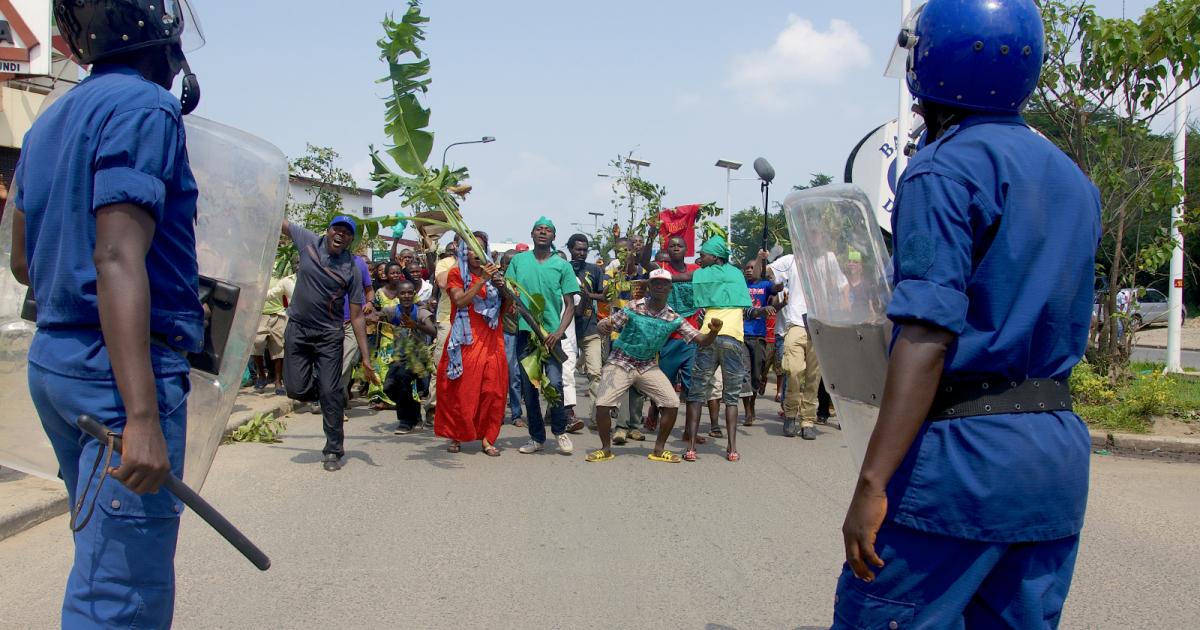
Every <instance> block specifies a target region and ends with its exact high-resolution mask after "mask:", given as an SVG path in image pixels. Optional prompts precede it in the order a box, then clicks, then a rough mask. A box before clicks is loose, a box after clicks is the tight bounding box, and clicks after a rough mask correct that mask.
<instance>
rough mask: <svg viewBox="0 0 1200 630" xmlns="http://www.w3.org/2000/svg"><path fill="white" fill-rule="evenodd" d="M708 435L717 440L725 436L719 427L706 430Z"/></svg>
mask: <svg viewBox="0 0 1200 630" xmlns="http://www.w3.org/2000/svg"><path fill="white" fill-rule="evenodd" d="M708 437H710V438H714V439H718V440H719V439H721V438H723V437H725V432H724V431H722V430H721V427H713V428H712V430H710V431H709V432H708Z"/></svg>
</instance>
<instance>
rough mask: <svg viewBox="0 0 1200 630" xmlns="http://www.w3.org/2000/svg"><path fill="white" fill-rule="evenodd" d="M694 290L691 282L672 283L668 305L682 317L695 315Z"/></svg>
mask: <svg viewBox="0 0 1200 630" xmlns="http://www.w3.org/2000/svg"><path fill="white" fill-rule="evenodd" d="M692 292H693V289H692V283H691V282H673V283H671V293H670V294H669V295H667V306H670V307H671V310H673V311H675V312H676V313H679V315H680V316H682V317H691V316H692V315H695V314H696V299H695V297H694V296H693V295H692Z"/></svg>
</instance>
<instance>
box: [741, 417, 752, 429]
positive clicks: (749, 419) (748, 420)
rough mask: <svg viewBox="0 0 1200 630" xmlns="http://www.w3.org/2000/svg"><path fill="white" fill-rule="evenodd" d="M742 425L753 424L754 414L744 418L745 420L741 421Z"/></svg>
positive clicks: (749, 425) (750, 425) (748, 425)
mask: <svg viewBox="0 0 1200 630" xmlns="http://www.w3.org/2000/svg"><path fill="white" fill-rule="evenodd" d="M742 426H744V427H752V426H754V416H750V417H749V418H746V421H745V422H743V423H742Z"/></svg>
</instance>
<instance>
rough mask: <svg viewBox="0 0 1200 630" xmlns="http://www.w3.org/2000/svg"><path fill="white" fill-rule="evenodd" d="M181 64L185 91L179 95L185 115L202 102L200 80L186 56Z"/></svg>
mask: <svg viewBox="0 0 1200 630" xmlns="http://www.w3.org/2000/svg"><path fill="white" fill-rule="evenodd" d="M181 65H182V67H183V92H182V93H181V94H180V96H179V104H180V107H181V111H182V113H183V115H184V116H187V115H188V114H190V113H192V112H193V111H195V109H196V106H197V105H199V104H200V81H199V80H197V79H196V74H195V73H194V72H192V69H191V67H190V66H188V62H187V59H186V58H185V59H183V63H182V64H181Z"/></svg>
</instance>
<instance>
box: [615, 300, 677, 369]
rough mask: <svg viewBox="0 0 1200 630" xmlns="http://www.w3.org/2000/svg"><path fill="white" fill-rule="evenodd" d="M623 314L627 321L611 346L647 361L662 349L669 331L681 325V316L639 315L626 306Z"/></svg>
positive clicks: (671, 331)
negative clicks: (660, 317) (670, 317)
mask: <svg viewBox="0 0 1200 630" xmlns="http://www.w3.org/2000/svg"><path fill="white" fill-rule="evenodd" d="M625 314H626V315H628V316H629V321H627V322H625V327H624V328H622V329H621V335H620V336H619V337H617V340H616V341H614V342H613V347H614V348H616V349H618V350H620V351H621V352H624V353H625V354H627V355H629V356H631V357H633V358H634V359H637V360H638V361H649V360H651V359H653V358H654V357H655V355H657V354H658V351H659V350H662V347H663V344H665V343H666V342H667V338H668V337H670V336H671V333H673V332H675V331H676V330H679V327H680V326H682V325H683V318H681V317H676V318H675V319H674V320H673V321H667V320H665V319H659V318H657V317H651V316H649V315H641V314H639V313H635V312H633V311H632V310H631V309H629V308H626V309H625Z"/></svg>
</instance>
